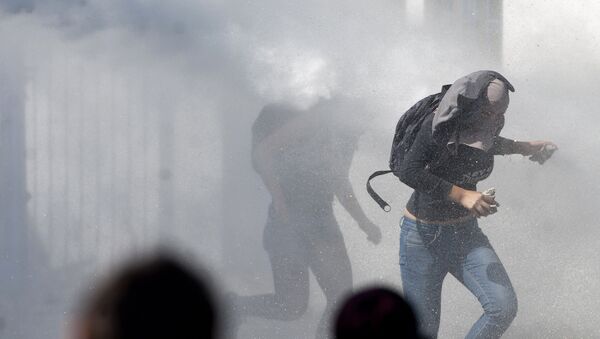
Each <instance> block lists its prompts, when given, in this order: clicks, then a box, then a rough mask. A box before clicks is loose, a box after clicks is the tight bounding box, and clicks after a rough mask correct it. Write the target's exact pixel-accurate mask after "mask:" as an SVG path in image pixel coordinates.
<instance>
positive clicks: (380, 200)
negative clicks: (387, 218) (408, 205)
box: [367, 170, 393, 212]
mask: <svg viewBox="0 0 600 339" xmlns="http://www.w3.org/2000/svg"><path fill="white" fill-rule="evenodd" d="M392 172H393V171H391V170H387V171H377V172H375V173H373V174H371V176H369V179H368V180H367V192H369V195H370V196H371V198H373V200H375V202H376V203H377V204H378V205H379V207H381V209H382V210H384V211H386V212H389V211H390V210H391V209H392V208H391V207H390V205H389V204H388V203H387V202H386V201H385V200H383V198H381V197H380V196H379V194H377V193H375V191H374V190H373V187H371V179H373V178H375V177H378V176H380V175H384V174H388V173H392Z"/></svg>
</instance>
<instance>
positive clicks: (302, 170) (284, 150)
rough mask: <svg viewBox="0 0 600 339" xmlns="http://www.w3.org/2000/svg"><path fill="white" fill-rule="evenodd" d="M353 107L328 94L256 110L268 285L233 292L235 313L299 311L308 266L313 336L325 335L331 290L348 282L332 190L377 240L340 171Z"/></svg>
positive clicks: (352, 131) (347, 158)
mask: <svg viewBox="0 0 600 339" xmlns="http://www.w3.org/2000/svg"><path fill="white" fill-rule="evenodd" d="M358 111H360V109H359V106H357V105H354V104H351V103H350V102H348V101H345V100H341V99H336V100H327V101H321V102H319V103H318V104H316V105H315V106H314V107H312V108H311V109H310V110H298V109H295V108H293V107H291V106H288V105H283V104H273V105H268V106H266V107H265V108H264V109H263V110H262V111H261V112H260V115H259V116H258V118H257V119H256V121H255V123H254V126H253V130H252V132H253V149H252V161H253V166H254V168H255V170H256V172H257V173H258V174H259V175H260V177H261V179H262V180H263V182H264V184H265V186H266V187H267V189H268V190H269V193H270V194H271V197H272V202H271V205H270V208H269V214H268V219H267V224H266V226H265V229H264V237H263V243H264V248H265V249H266V251H267V253H268V255H269V259H270V261H271V267H272V270H273V281H274V285H275V291H274V293H271V294H265V295H257V296H245V297H234V299H235V300H234V301H233V302H234V305H235V308H236V310H237V314H238V315H239V316H241V317H245V316H257V317H263V318H268V319H278V320H288V321H289V320H295V319H297V318H299V317H300V316H302V315H303V314H304V313H305V311H306V309H307V306H308V299H309V276H308V273H309V270H310V271H312V272H313V274H314V275H315V277H316V280H317V282H318V284H319V286H320V287H321V289H322V290H323V293H324V295H325V298H326V300H327V305H326V308H325V311H324V313H323V316H322V318H321V322H320V324H319V326H318V330H317V338H326V337H327V336H328V333H329V329H328V325H329V324H328V322H329V319H330V316H331V312H332V310H333V309H334V308H335V305H336V302H337V300H338V298H339V297H340V296H341V295H343V294H344V293H346V292H347V291H349V290H350V289H351V288H352V269H351V266H350V260H349V258H348V254H347V251H346V246H345V244H344V239H343V237H342V233H341V231H340V227H339V225H338V223H337V221H336V219H335V217H334V213H333V202H334V198H337V200H338V201H339V202H340V204H341V205H342V206H343V207H344V208H345V209H346V210H347V211H348V213H349V214H350V215H351V216H352V218H353V219H354V220H355V221H356V222H357V223H358V226H359V227H360V228H361V229H362V230H363V231H364V232H365V233H366V235H367V238H368V239H369V241H371V242H373V243H378V242H379V241H380V238H381V233H380V231H379V228H378V227H377V226H376V225H375V224H373V223H372V222H371V221H370V220H369V219H368V218H367V217H366V215H365V214H364V212H363V211H362V209H361V207H360V206H359V204H358V201H357V200H356V198H355V197H354V192H353V189H352V186H351V184H350V181H349V179H348V173H349V170H350V164H351V162H352V157H353V154H354V150H355V148H356V144H357V142H358V139H359V137H360V134H361V130H360V128H356V126H357V125H358V124H355V122H356V121H360V120H354V119H353V118H352V116H353V112H358ZM360 113H361V114H362V113H364V112H362V111H361V112H360ZM361 124H362V125H364V121H362V122H361Z"/></svg>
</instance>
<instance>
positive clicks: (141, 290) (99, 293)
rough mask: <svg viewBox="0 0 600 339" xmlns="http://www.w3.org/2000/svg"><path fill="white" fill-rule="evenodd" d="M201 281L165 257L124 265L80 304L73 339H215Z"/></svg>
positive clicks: (212, 309) (212, 308)
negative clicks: (82, 304)
mask: <svg viewBox="0 0 600 339" xmlns="http://www.w3.org/2000/svg"><path fill="white" fill-rule="evenodd" d="M216 320H217V319H216V311H215V304H214V301H213V298H212V297H211V295H210V293H209V290H208V288H207V286H206V285H205V283H204V281H203V279H201V278H200V277H199V276H197V275H196V274H195V273H194V270H192V269H190V268H188V267H186V265H184V264H182V263H181V262H180V261H178V260H176V259H174V257H172V256H169V255H163V254H160V255H154V256H151V257H146V258H143V259H137V260H134V261H130V262H128V263H127V264H125V265H123V266H122V267H121V268H120V269H119V270H117V271H116V272H114V273H113V274H112V275H111V276H109V277H108V279H106V280H105V281H103V282H102V283H101V284H100V285H99V289H97V290H96V291H95V293H94V294H93V295H91V296H89V299H88V300H87V302H86V303H85V306H84V309H83V312H82V314H81V320H80V323H79V324H78V328H77V329H76V334H75V337H76V339H142V338H143V339H155V338H156V339H158V338H171V339H188V338H189V339H192V338H193V339H200V338H209V339H210V338H214V337H215V335H216V330H217V326H216V325H217V324H216Z"/></svg>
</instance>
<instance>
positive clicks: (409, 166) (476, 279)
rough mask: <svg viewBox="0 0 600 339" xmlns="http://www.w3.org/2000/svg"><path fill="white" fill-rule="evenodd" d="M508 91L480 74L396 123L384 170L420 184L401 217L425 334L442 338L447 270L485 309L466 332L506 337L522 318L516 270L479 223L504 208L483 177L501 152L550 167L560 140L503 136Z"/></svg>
mask: <svg viewBox="0 0 600 339" xmlns="http://www.w3.org/2000/svg"><path fill="white" fill-rule="evenodd" d="M509 91H511V92H514V88H513V86H512V85H511V84H510V83H509V82H508V80H506V78H504V77H503V76H502V75H500V74H499V73H497V72H494V71H478V72H474V73H471V74H469V75H467V76H464V77H462V78H460V79H458V80H457V81H456V82H454V84H452V85H451V86H449V87H448V86H445V87H444V88H443V90H442V92H441V93H438V94H436V95H432V96H430V97H427V98H425V99H423V100H421V101H420V102H419V103H417V104H416V105H415V106H413V107H412V108H411V109H410V110H409V111H408V112H407V114H405V116H403V118H401V120H400V122H399V123H398V126H397V130H396V136H395V139H394V146H393V149H392V156H391V161H390V167H391V169H390V171H385V172H393V173H394V174H395V175H396V176H398V178H399V179H400V181H402V182H403V183H405V184H407V185H408V186H410V187H411V188H413V189H414V193H413V194H412V196H411V197H410V200H409V201H408V204H407V206H406V209H405V212H404V216H403V218H402V221H401V235H400V268H401V277H402V285H403V291H404V294H405V296H406V298H407V300H408V301H409V302H410V303H411V304H412V305H413V307H415V309H416V312H417V317H418V320H419V327H420V330H421V332H422V334H423V335H425V336H428V337H432V338H435V337H437V333H438V329H439V323H440V307H441V291H442V283H443V280H444V277H445V276H446V275H447V274H448V273H450V274H452V275H453V276H454V277H455V278H457V279H458V280H459V281H460V282H461V283H462V284H463V285H464V286H465V287H466V288H467V289H469V291H470V292H471V293H473V294H474V295H475V296H476V297H477V299H478V300H479V302H480V303H481V305H482V307H483V311H484V313H483V315H482V316H481V317H480V318H479V320H477V322H476V323H475V324H474V325H473V326H472V328H471V329H470V331H469V333H468V334H467V336H466V338H499V337H500V336H501V335H502V334H503V333H504V332H505V331H506V329H507V328H508V327H509V325H510V323H511V322H512V320H513V319H514V317H515V316H516V312H517V297H516V294H515V292H514V289H513V287H512V284H511V282H510V279H509V277H508V274H507V273H506V270H505V269H504V266H503V265H502V262H501V261H500V259H499V258H498V256H497V255H496V252H495V251H494V249H493V247H492V246H491V244H490V242H489V240H488V238H487V237H486V235H485V234H484V233H483V232H482V230H481V229H480V228H479V226H478V221H477V219H478V218H482V217H486V216H489V215H491V214H494V213H496V212H497V211H498V207H499V206H500V205H499V203H498V202H497V201H496V199H495V196H494V192H480V191H478V189H477V183H478V182H479V181H481V180H484V179H485V178H487V177H488V176H489V175H490V174H491V172H492V169H493V166H494V156H495V155H505V154H522V155H525V156H530V160H532V161H537V162H539V163H540V164H542V163H543V162H545V161H546V160H547V159H548V158H549V157H550V156H551V155H552V153H553V152H554V151H555V150H556V149H557V147H556V145H554V144H553V143H551V142H548V141H514V140H511V139H506V138H503V137H500V136H499V133H500V131H501V129H502V127H503V126H504V118H505V111H506V109H507V108H508V104H509ZM381 173H384V172H378V173H375V174H374V176H375V175H376V174H381ZM372 177H373V176H372ZM368 189H369V193H371V194H372V196H374V198H375V199H376V200H377V201H378V203H379V204H380V205H381V206H382V207H384V208H387V207H388V206H387V204H386V203H385V202H384V201H383V200H382V199H381V198H379V197H378V196H377V195H376V194H374V193H373V192H372V189H371V187H370V185H368ZM486 193H488V194H486Z"/></svg>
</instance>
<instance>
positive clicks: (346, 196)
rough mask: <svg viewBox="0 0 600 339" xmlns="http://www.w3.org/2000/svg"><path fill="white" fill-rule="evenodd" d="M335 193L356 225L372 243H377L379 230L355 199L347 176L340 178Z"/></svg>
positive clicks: (379, 236)
mask: <svg viewBox="0 0 600 339" xmlns="http://www.w3.org/2000/svg"><path fill="white" fill-rule="evenodd" d="M335 195H336V197H337V198H338V200H339V202H340V204H341V205H342V206H343V207H344V208H345V209H346V211H348V213H349V214H350V216H352V218H353V219H354V220H356V222H357V223H358V227H360V229H361V230H363V231H364V232H365V233H366V234H367V239H368V240H369V241H371V242H372V243H374V244H378V243H379V241H381V231H380V230H379V227H378V226H377V225H375V224H374V223H373V222H372V221H371V220H369V218H368V217H367V215H366V214H365V212H364V211H363V209H362V207H361V206H360V204H359V203H358V200H356V197H355V195H354V189H353V188H352V185H351V184H350V181H349V180H348V179H347V178H344V180H341V182H340V183H339V185H338V186H337V189H336V192H335Z"/></svg>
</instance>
